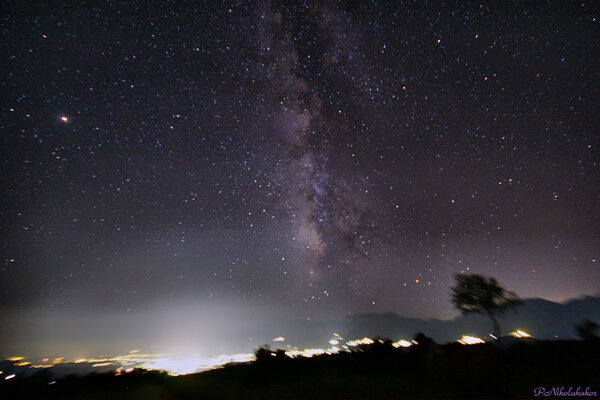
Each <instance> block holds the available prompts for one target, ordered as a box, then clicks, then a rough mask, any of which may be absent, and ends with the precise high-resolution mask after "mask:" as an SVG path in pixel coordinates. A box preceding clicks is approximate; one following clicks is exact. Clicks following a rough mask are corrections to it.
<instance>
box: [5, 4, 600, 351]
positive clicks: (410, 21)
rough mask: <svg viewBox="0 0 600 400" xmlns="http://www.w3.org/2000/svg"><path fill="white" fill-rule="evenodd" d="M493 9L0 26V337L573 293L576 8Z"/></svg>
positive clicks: (578, 233)
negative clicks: (129, 322) (203, 312)
mask: <svg viewBox="0 0 600 400" xmlns="http://www.w3.org/2000/svg"><path fill="white" fill-rule="evenodd" d="M317 3H318V4H317ZM500 4H502V7H500V8H495V7H494V6H491V5H488V4H487V3H479V2H464V1H456V2H445V3H443V4H442V3H441V2H404V3H403V2H396V1H389V2H377V1H372V2H366V1H365V2H362V1H348V2H333V3H329V2H307V3H302V2H299V3H294V2H283V3H281V2H272V3H267V2H239V3H238V2H227V3H220V2H213V1H207V2H188V3H187V4H186V3H183V2H172V1H160V2H142V1H140V2H135V1H123V2H120V3H119V2H101V1H87V2H70V1H65V2H39V1H19V2H8V3H6V4H4V5H3V6H2V13H1V14H2V17H1V19H0V21H1V22H0V26H1V31H0V32H1V36H2V41H1V44H0V56H1V59H2V67H1V70H0V77H1V78H0V84H1V88H2V95H1V96H0V113H1V120H0V129H1V133H0V140H1V150H0V152H1V153H0V155H1V168H2V170H1V175H0V176H1V181H0V182H1V185H2V192H3V196H2V200H1V203H0V220H1V226H2V237H1V249H2V260H1V262H2V264H1V265H0V310H1V311H2V315H3V317H2V319H3V320H4V323H6V324H8V325H7V326H10V327H11V328H10V329H9V334H8V337H9V338H10V337H12V336H11V334H12V335H13V336H16V335H17V334H20V333H19V332H21V333H22V332H27V331H29V330H32V329H34V328H33V326H32V325H28V324H31V320H32V319H33V318H34V316H35V317H36V318H37V317H40V316H45V318H49V319H47V321H46V324H49V325H51V324H53V323H54V322H53V321H55V319H53V318H57V319H60V318H62V319H61V321H63V322H64V321H65V320H68V318H69V316H72V318H75V316H76V315H83V314H85V315H86V316H87V317H89V318H91V319H93V318H94V316H96V315H98V316H106V315H119V316H122V315H128V314H131V315H132V316H136V317H132V318H142V316H148V315H152V313H153V310H156V309H158V308H159V307H160V306H161V305H164V304H172V305H177V307H179V308H180V309H183V308H185V307H186V306H185V305H192V304H193V305H194V306H193V307H215V305H219V306H223V307H225V305H226V306H227V307H228V309H229V310H232V309H237V310H241V309H242V308H243V307H246V308H248V309H252V310H253V312H254V313H255V315H259V314H261V313H263V314H269V313H274V314H278V315H286V316H288V317H290V318H298V319H306V318H312V319H319V318H338V317H340V318H341V317H342V316H344V315H347V314H350V313H357V312H388V311H392V312H396V313H398V314H401V315H406V316H419V317H423V318H432V317H437V318H451V317H453V316H454V315H456V312H454V311H453V310H452V305H451V304H450V302H449V299H450V287H451V286H452V285H453V276H454V274H456V273H460V272H465V273H467V272H468V273H480V274H484V275H490V276H494V277H496V278H497V279H498V280H499V281H500V283H501V284H502V285H504V286H505V287H507V288H508V289H511V290H513V291H515V292H516V293H517V294H519V295H520V296H521V297H542V298H546V299H549V300H553V301H564V300H566V299H569V298H574V297H578V296H581V295H584V294H590V295H595V294H598V287H600V273H599V272H598V266H599V265H600V261H599V260H600V223H599V221H600V202H599V195H600V190H599V185H598V182H599V181H600V180H599V178H600V174H599V167H600V166H599V164H598V163H599V149H600V134H599V129H600V128H599V127H600V117H599V113H600V102H599V95H600V82H599V78H600V76H599V71H600V69H599V67H598V62H599V61H600V46H599V45H598V38H600V20H598V17H599V13H600V6H599V4H598V3H597V2H593V1H590V2H587V1H584V2H554V1H552V2H515V3H509V2H501V3H500ZM238 305H239V307H238ZM181 307H183V308H181ZM190 307H191V306H190ZM186 309H187V308H186ZM226 314H227V313H223V314H222V315H220V318H221V319H220V320H221V321H226V320H227V318H228V316H227V315H226ZM232 315H233V314H232ZM28 318H29V319H28ZM103 318H104V317H103ZM231 318H233V317H231ZM6 321H9V322H6ZM157 323H158V324H160V321H158V322H157ZM215 323H217V322H215ZM10 332H12V333H10ZM82 335H84V334H83V333H82ZM40 337H41V339H39V340H40V341H43V335H42V336H40ZM85 338H86V337H85V335H84V339H85ZM88 339H89V338H88ZM86 340H87V339H86ZM11 345H12V343H11V342H10V340H9V339H6V336H5V339H4V343H0V347H1V348H2V351H4V352H7V353H8V352H10V346H11ZM250 350H251V349H250Z"/></svg>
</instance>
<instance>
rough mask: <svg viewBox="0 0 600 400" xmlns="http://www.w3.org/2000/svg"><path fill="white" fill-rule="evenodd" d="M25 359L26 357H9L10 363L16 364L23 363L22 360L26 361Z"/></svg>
mask: <svg viewBox="0 0 600 400" xmlns="http://www.w3.org/2000/svg"><path fill="white" fill-rule="evenodd" d="M24 359H25V357H9V358H8V361H12V362H15V361H21V360H24Z"/></svg>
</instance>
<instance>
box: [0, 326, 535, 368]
mask: <svg viewBox="0 0 600 400" xmlns="http://www.w3.org/2000/svg"><path fill="white" fill-rule="evenodd" d="M511 335H512V336H514V337H516V338H531V337H532V336H531V335H530V334H529V333H527V332H525V331H523V330H521V329H518V330H516V331H514V332H512V333H511ZM334 337H336V338H339V339H342V338H340V337H339V335H337V334H334ZM377 340H378V341H379V342H380V343H383V341H382V340H381V339H377ZM334 342H335V343H334ZM457 342H458V343H460V344H463V345H473V344H481V343H485V341H484V340H483V339H481V338H478V337H475V336H469V335H463V336H462V338H461V339H459V340H458V341H457ZM329 343H330V344H332V345H337V344H339V341H338V340H336V339H331V340H330V341H329ZM373 343H375V340H373V339H371V338H368V337H364V338H362V339H354V340H349V341H347V342H346V344H345V345H343V346H342V349H340V348H339V347H337V346H332V347H329V348H327V349H323V348H308V349H303V350H298V349H289V350H287V351H286V352H285V354H286V356H288V357H290V358H295V357H306V358H311V357H314V356H318V355H323V354H336V353H339V352H350V351H352V350H353V349H355V348H357V347H359V346H361V345H371V344H373ZM413 344H414V342H410V341H408V340H405V339H400V340H398V341H396V342H393V343H392V346H393V347H395V348H407V347H410V346H412V345H413ZM273 355H274V354H273ZM8 360H9V361H12V362H14V363H15V364H14V365H16V366H29V368H51V367H53V366H54V365H57V364H61V363H64V364H70V363H73V364H83V363H89V364H92V367H93V368H100V367H109V366H111V365H112V366H114V367H115V374H117V375H119V374H122V373H128V372H131V371H133V370H134V369H135V368H142V369H146V370H155V371H165V372H167V373H168V374H169V375H185V374H192V373H197V372H202V371H208V370H212V369H217V368H222V367H223V366H225V365H226V364H230V363H246V362H251V361H255V360H256V357H255V356H254V354H251V353H238V354H221V355H218V356H215V357H202V356H200V355H199V354H191V355H188V356H173V355H171V354H145V353H140V352H139V350H132V351H130V352H129V354H126V355H120V356H115V357H110V358H81V359H77V360H74V361H63V358H62V357H60V358H55V359H54V360H53V361H52V363H48V361H49V360H48V359H47V358H45V359H42V361H43V362H42V363H38V364H32V363H31V362H29V361H26V360H25V358H24V357H21V356H16V357H10V358H9V359H8ZM2 373H3V371H0V374H2ZM13 377H14V375H9V376H6V377H5V379H12V378H13Z"/></svg>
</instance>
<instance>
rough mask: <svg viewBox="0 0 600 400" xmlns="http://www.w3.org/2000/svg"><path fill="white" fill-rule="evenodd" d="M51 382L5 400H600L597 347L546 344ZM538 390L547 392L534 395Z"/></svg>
mask: <svg viewBox="0 0 600 400" xmlns="http://www.w3.org/2000/svg"><path fill="white" fill-rule="evenodd" d="M51 380H52V378H51V377H50V376H49V375H48V372H45V371H44V372H42V373H37V374H36V375H34V376H31V377H29V378H26V379H15V380H11V381H2V382H1V383H0V398H2V399H13V398H14V399H110V400H117V399H147V400H152V399H414V398H432V399H433V398H435V399H438V398H510V399H533V398H578V399H585V398H588V399H594V398H596V399H600V345H599V343H598V342H597V341H595V342H579V341H551V342H550V341H548V342H521V343H517V344H513V345H511V346H509V347H501V346H497V345H494V344H481V345H474V346H462V345H459V344H447V345H442V346H439V345H433V344H431V345H421V346H413V347H411V348H409V349H395V348H393V347H392V346H391V345H390V343H389V342H384V343H381V342H376V343H375V344H374V345H371V346H367V347H363V348H361V349H360V351H356V352H353V353H342V354H337V355H329V356H320V357H314V358H311V359H303V358H296V359H290V358H287V357H285V355H284V354H283V353H282V352H280V353H278V354H273V355H270V354H269V353H266V352H263V353H262V354H261V356H260V357H259V360H258V361H257V362H255V363H251V364H244V365H230V366H227V367H225V368H223V369H219V370H215V371H209V372H205V373H201V374H194V375H187V376H178V377H172V376H168V375H166V374H164V373H159V372H148V371H135V372H132V373H129V374H123V375H120V376H115V375H114V374H108V373H107V374H92V375H88V376H85V377H74V376H70V377H67V378H64V379H60V380H58V381H56V382H55V383H53V384H51V385H49V383H50V382H51ZM540 387H543V388H545V391H546V392H548V391H550V393H549V395H547V396H544V395H543V394H538V396H536V389H537V388H540ZM570 387H572V391H571V393H573V394H575V391H576V390H577V388H578V387H579V392H580V393H581V394H582V393H584V392H585V390H586V389H587V391H588V392H589V393H592V395H589V396H585V395H583V396H581V395H575V396H573V395H571V396H566V395H565V393H568V391H569V388H570ZM553 388H555V389H554V390H555V392H554V393H552V392H551V391H552V390H553ZM561 388H562V391H563V395H561V394H560V390H561ZM537 390H538V392H539V389H537ZM593 392H595V394H593Z"/></svg>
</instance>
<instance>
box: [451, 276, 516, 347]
mask: <svg viewBox="0 0 600 400" xmlns="http://www.w3.org/2000/svg"><path fill="white" fill-rule="evenodd" d="M454 278H455V280H456V285H455V286H454V287H453V288H452V293H453V295H452V302H453V303H454V307H456V308H457V309H458V310H459V311H460V312H461V313H462V314H468V313H478V314H485V315H487V316H488V317H489V318H490V319H491V320H492V329H493V332H494V336H495V337H497V338H499V337H500V334H501V331H500V324H498V320H497V317H498V316H499V315H501V314H503V313H504V312H505V311H506V310H508V309H509V308H511V307H515V306H517V305H518V304H520V303H521V299H519V296H517V295H516V294H515V293H513V292H511V291H508V290H506V289H504V288H503V287H502V286H500V285H499V284H498V281H497V280H496V279H495V278H487V277H485V276H481V275H477V274H472V275H469V274H456V275H455V276H454Z"/></svg>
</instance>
